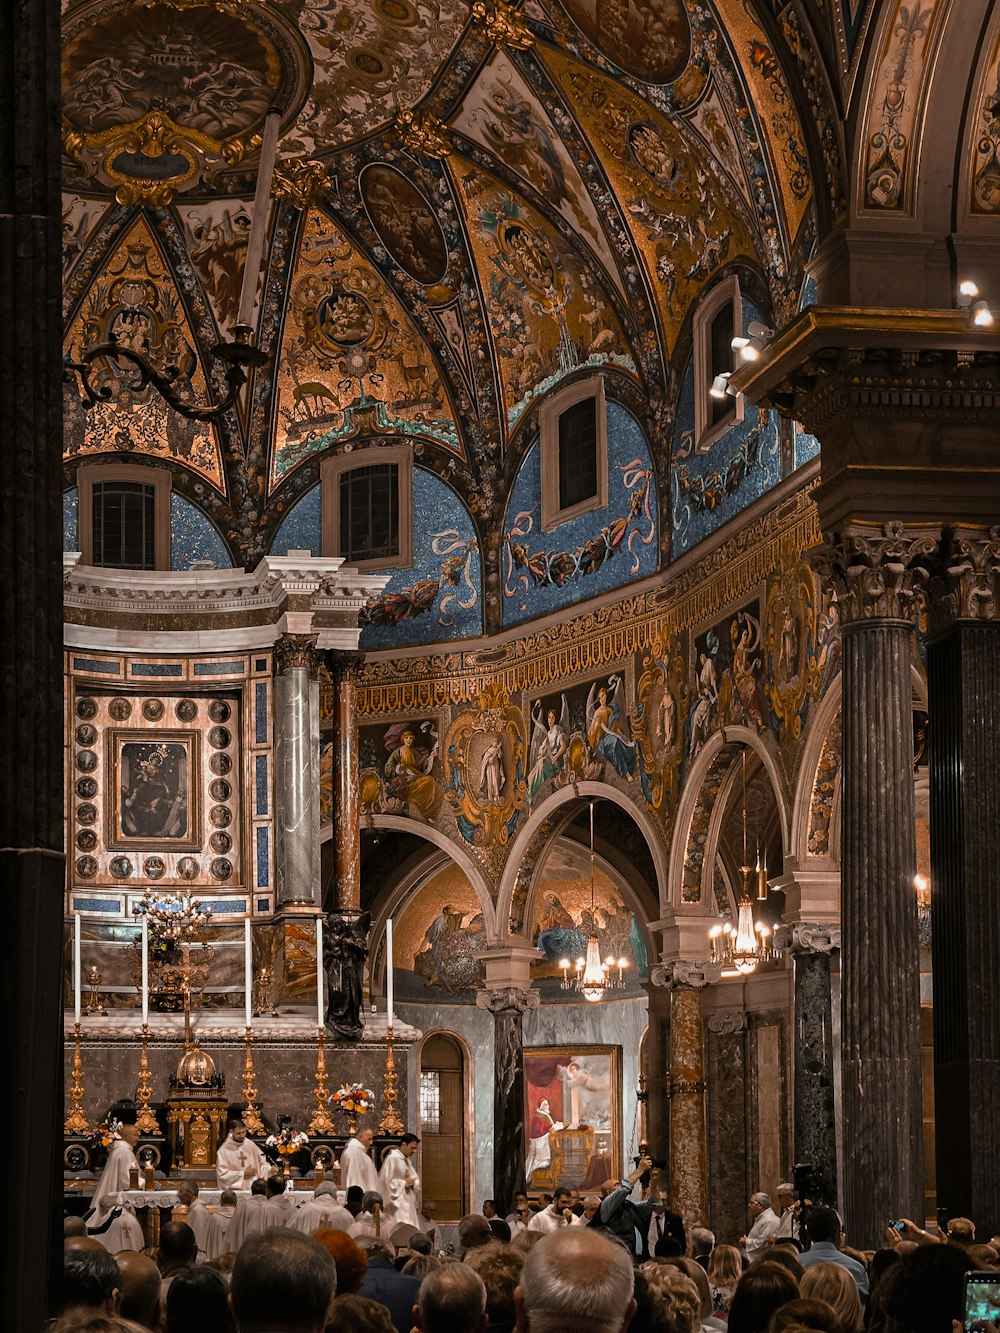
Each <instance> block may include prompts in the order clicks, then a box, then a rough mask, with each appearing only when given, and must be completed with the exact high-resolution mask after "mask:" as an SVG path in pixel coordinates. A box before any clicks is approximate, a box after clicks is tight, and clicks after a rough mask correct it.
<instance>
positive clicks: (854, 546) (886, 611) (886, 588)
mask: <svg viewBox="0 0 1000 1333" xmlns="http://www.w3.org/2000/svg"><path fill="white" fill-rule="evenodd" d="M825 537H826V540H825V541H824V543H823V544H822V545H821V546H819V547H816V548H814V550H812V551H810V552H808V553H807V556H808V559H809V561H810V563H811V565H812V567H813V569H814V570H815V571H816V572H817V574H819V576H820V578H821V579H822V580H823V582H824V583H825V584H826V585H827V586H828V587H832V588H833V589H834V590H835V591H836V593H837V597H838V600H839V603H840V618H841V622H842V623H843V624H851V623H856V622H859V621H866V620H874V619H883V620H884V619H889V620H912V619H913V616H914V611H915V604H916V599H917V597H918V595H919V594H920V593H922V592H923V591H924V588H925V586H926V583H927V580H928V578H929V576H930V574H931V571H932V567H933V562H934V557H935V555H936V553H937V550H938V537H937V535H936V534H935V535H932V534H930V533H927V532H926V531H925V532H920V533H914V532H912V531H910V530H907V529H906V528H904V527H903V525H902V524H901V523H884V524H882V525H881V526H875V525H874V524H871V525H867V524H865V525H862V524H857V525H851V526H850V527H847V528H844V529H843V530H842V531H840V532H831V533H827V534H825Z"/></svg>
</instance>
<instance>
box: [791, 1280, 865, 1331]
mask: <svg viewBox="0 0 1000 1333" xmlns="http://www.w3.org/2000/svg"><path fill="white" fill-rule="evenodd" d="M799 1294H800V1295H801V1296H803V1297H806V1298H808V1299H810V1300H815V1301H826V1302H828V1304H830V1305H832V1306H833V1308H834V1309H835V1310H836V1312H837V1318H838V1319H839V1320H840V1327H841V1330H842V1333H860V1329H861V1297H860V1296H859V1295H858V1284H857V1283H856V1282H855V1281H854V1278H853V1277H852V1276H851V1274H850V1273H849V1272H848V1271H847V1269H846V1268H844V1267H842V1266H841V1265H840V1264H826V1263H823V1264H813V1265H812V1267H811V1268H807V1269H806V1271H805V1274H804V1275H803V1278H802V1281H801V1282H800V1284H799Z"/></svg>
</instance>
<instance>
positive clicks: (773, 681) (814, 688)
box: [763, 548, 823, 741]
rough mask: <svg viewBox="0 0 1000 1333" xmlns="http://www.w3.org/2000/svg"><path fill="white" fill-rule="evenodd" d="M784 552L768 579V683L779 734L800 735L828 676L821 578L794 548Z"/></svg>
mask: <svg viewBox="0 0 1000 1333" xmlns="http://www.w3.org/2000/svg"><path fill="white" fill-rule="evenodd" d="M782 555H783V559H782V562H781V566H780V567H779V569H778V571H777V572H776V573H774V574H773V575H772V576H771V577H770V578H769V579H768V581H767V594H766V602H765V606H764V632H763V653H764V681H763V684H764V693H765V695H766V697H767V700H768V703H769V704H770V712H771V729H772V731H773V732H774V735H775V737H776V738H777V739H778V740H779V741H784V740H796V741H797V740H798V739H799V737H800V736H801V735H802V726H803V722H804V720H805V716H806V710H807V709H808V707H809V704H810V702H811V701H812V699H814V698H815V697H816V696H817V695H818V693H819V686H820V682H821V680H822V676H823V667H822V666H821V665H820V662H819V646H818V644H817V634H818V626H819V616H818V608H817V605H816V578H815V575H814V574H813V572H812V570H811V569H810V568H809V566H808V565H804V564H802V563H801V562H800V561H799V559H798V558H797V553H796V552H795V551H794V550H792V549H790V548H789V549H786V550H784V551H783V552H782Z"/></svg>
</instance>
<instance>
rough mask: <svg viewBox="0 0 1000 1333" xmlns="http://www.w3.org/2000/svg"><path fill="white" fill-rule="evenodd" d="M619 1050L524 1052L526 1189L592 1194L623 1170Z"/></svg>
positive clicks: (551, 1048)
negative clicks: (563, 1189)
mask: <svg viewBox="0 0 1000 1333" xmlns="http://www.w3.org/2000/svg"><path fill="white" fill-rule="evenodd" d="M621 1114H622V1089H621V1047H620V1046H543V1047H533V1048H531V1049H529V1050H526V1051H525V1052H524V1123H525V1126H526V1127H527V1136H526V1142H527V1158H526V1161H525V1164H524V1175H525V1181H526V1185H527V1188H528V1189H529V1190H551V1189H554V1188H555V1187H556V1186H557V1185H565V1186H566V1188H567V1189H579V1190H588V1191H589V1190H595V1191H596V1189H597V1188H598V1187H599V1186H600V1185H602V1184H603V1183H604V1181H605V1180H608V1179H610V1178H612V1177H613V1178H614V1179H616V1180H617V1178H618V1176H619V1173H620V1172H621V1166H622V1132H621Z"/></svg>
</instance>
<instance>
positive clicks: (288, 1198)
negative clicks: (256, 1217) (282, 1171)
mask: <svg viewBox="0 0 1000 1333" xmlns="http://www.w3.org/2000/svg"><path fill="white" fill-rule="evenodd" d="M264 1190H265V1192H266V1194H267V1225H268V1226H269V1227H287V1226H288V1221H289V1218H291V1217H293V1216H294V1214H295V1210H296V1206H297V1205H296V1202H295V1196H294V1195H293V1194H290V1193H286V1191H285V1178H284V1176H279V1175H277V1174H275V1175H273V1176H270V1177H269V1178H268V1179H267V1180H266V1181H265V1182H264Z"/></svg>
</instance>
